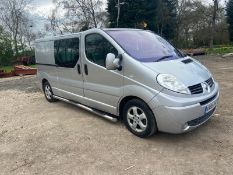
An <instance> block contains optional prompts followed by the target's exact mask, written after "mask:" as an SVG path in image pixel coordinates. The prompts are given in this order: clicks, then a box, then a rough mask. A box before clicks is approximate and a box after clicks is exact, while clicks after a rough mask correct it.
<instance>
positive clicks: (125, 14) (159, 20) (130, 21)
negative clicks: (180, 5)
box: [107, 0, 176, 39]
mask: <svg viewBox="0 0 233 175" xmlns="http://www.w3.org/2000/svg"><path fill="white" fill-rule="evenodd" d="M118 3H119V4H120V14H119V13H118V12H119V5H118ZM107 11H108V13H109V22H110V25H109V26H110V27H131V28H147V29H150V30H152V31H155V32H157V33H159V34H160V35H163V36H164V37H165V38H168V39H171V38H172V37H173V35H174V30H173V28H174V27H175V26H174V25H175V21H176V0H158V1H151V0H121V1H119V2H118V0H108V3H107ZM118 15H119V16H118Z"/></svg>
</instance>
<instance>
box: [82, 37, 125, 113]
mask: <svg viewBox="0 0 233 175" xmlns="http://www.w3.org/2000/svg"><path fill="white" fill-rule="evenodd" d="M82 36H83V35H82ZM82 43H83V46H84V49H83V50H84V51H83V52H82V58H83V72H84V73H83V76H84V96H85V99H86V100H87V102H88V105H89V106H91V107H94V108H97V109H100V110H103V111H106V112H109V113H112V114H116V113H117V111H116V110H117V105H118V102H119V99H120V97H121V96H122V95H123V88H122V86H123V73H122V72H123V71H118V70H114V71H110V70H107V69H106V68H105V60H106V56H107V54H108V53H113V54H115V55H116V56H117V55H118V51H117V49H116V48H115V47H114V45H113V44H112V43H111V42H110V41H109V40H108V39H106V36H103V34H100V33H89V34H88V33H87V34H86V35H84V36H83V37H82Z"/></svg>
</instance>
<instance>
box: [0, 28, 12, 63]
mask: <svg viewBox="0 0 233 175" xmlns="http://www.w3.org/2000/svg"><path fill="white" fill-rule="evenodd" d="M12 57H13V50H12V45H11V36H10V34H9V33H8V32H5V31H4V30H3V27H2V26H0V66H6V65H9V64H10V62H11V58H12Z"/></svg>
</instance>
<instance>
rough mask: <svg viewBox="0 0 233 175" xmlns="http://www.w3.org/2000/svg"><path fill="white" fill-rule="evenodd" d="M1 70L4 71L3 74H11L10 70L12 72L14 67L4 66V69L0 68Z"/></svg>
mask: <svg viewBox="0 0 233 175" xmlns="http://www.w3.org/2000/svg"><path fill="white" fill-rule="evenodd" d="M0 69H1V70H4V72H7V73H9V72H11V71H12V70H14V67H13V66H4V67H1V68H0Z"/></svg>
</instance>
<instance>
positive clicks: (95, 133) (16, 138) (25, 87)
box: [0, 57, 233, 175]
mask: <svg viewBox="0 0 233 175" xmlns="http://www.w3.org/2000/svg"><path fill="white" fill-rule="evenodd" d="M199 60H200V61H201V62H202V63H204V64H205V65H206V66H207V67H208V68H209V69H210V70H211V71H212V72H213V74H214V76H215V79H216V80H217V81H218V82H219V83H220V86H221V97H220V102H219V106H218V110H217V112H216V115H215V117H214V118H212V119H211V120H210V121H209V122H208V123H207V124H205V125H203V126H202V127H200V128H198V129H196V130H195V131H193V132H191V133H188V134H182V135H170V134H163V133H159V134H157V135H155V136H154V137H152V138H149V139H140V138H137V137H135V136H133V135H132V134H131V133H130V132H128V131H127V130H126V128H125V127H124V126H123V124H121V123H120V122H118V123H117V124H113V123H110V122H108V121H106V120H104V119H101V118H99V117H98V116H96V115H93V114H91V113H89V112H86V111H84V110H82V109H79V108H76V107H74V106H72V105H69V104H66V103H63V102H58V103H53V104H50V103H48V102H47V101H46V100H45V98H44V96H43V94H42V93H41V92H40V91H39V90H38V89H37V88H36V86H35V77H24V78H13V79H0V174H17V175H18V174H55V175H58V174H106V175H108V174H139V175H141V174H166V175H169V174H179V175H180V174H197V175H199V174H233V91H232V89H233V82H232V81H233V58H227V59H226V58H225V59H222V58H217V57H205V58H199Z"/></svg>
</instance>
